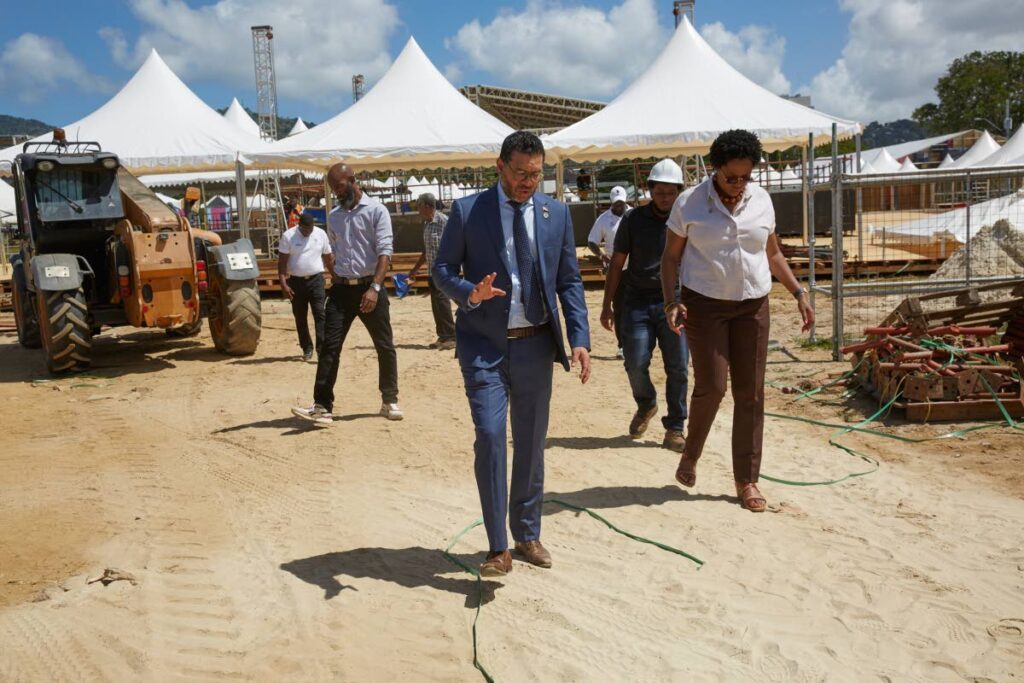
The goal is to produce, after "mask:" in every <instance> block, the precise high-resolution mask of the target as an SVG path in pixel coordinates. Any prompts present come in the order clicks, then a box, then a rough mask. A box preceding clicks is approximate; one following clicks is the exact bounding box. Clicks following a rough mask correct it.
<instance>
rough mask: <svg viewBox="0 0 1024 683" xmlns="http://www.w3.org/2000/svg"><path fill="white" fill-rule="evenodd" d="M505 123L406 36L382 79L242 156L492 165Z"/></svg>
mask: <svg viewBox="0 0 1024 683" xmlns="http://www.w3.org/2000/svg"><path fill="white" fill-rule="evenodd" d="M511 132H512V129H511V128H509V127H508V126H507V125H505V124H504V123H502V122H501V121H499V120H498V119H496V118H495V117H493V116H491V115H490V114H488V113H487V112H485V111H484V110H483V109H481V108H479V107H477V106H476V105H475V104H473V103H472V102H470V101H469V100H468V99H466V98H465V97H463V95H462V94H461V93H459V91H458V90H456V89H455V87H454V86H452V84H451V83H449V82H448V80H447V79H446V78H445V77H444V75H442V74H441V72H440V71H438V70H437V68H436V67H435V66H434V65H433V64H432V63H431V62H430V59H428V58H427V56H426V55H425V54H424V53H423V50H421V49H420V46H419V45H418V44H417V43H416V41H415V39H413V38H410V39H409V42H408V43H406V45H405V48H404V49H403V50H402V53H401V54H400V55H398V58H397V59H396V60H395V62H394V64H392V65H391V68H390V69H388V71H387V73H385V74H384V76H383V77H381V79H380V81H378V82H377V84H376V85H375V86H374V87H373V88H372V89H371V90H370V91H369V92H368V93H366V95H364V96H363V97H362V99H360V100H359V101H358V102H356V103H355V104H353V105H352V106H351V107H349V108H348V109H346V110H345V111H343V112H341V113H340V114H337V115H336V116H334V117H333V118H331V119H329V120H327V121H324V122H323V123H321V124H319V125H317V126H316V127H315V128H311V129H309V130H308V131H306V132H305V133H299V134H298V135H294V136H291V137H287V138H284V139H283V140H278V141H277V142H275V143H272V144H270V145H268V147H267V149H265V150H263V151H261V150H253V153H251V154H246V155H245V157H246V158H247V159H248V160H249V161H251V162H253V163H254V164H259V165H264V166H287V167H289V168H311V169H320V170H322V169H324V168H327V167H328V166H330V165H331V164H333V163H336V162H339V161H345V162H348V163H351V164H352V165H353V166H355V167H357V168H358V169H359V170H368V171H372V170H389V169H391V170H394V169H409V168H438V167H444V168H457V167H465V166H474V167H479V166H490V165H492V164H493V163H494V159H495V158H496V157H497V156H498V152H499V151H500V150H501V143H502V141H503V140H504V139H505V137H506V136H507V135H508V134H509V133H511Z"/></svg>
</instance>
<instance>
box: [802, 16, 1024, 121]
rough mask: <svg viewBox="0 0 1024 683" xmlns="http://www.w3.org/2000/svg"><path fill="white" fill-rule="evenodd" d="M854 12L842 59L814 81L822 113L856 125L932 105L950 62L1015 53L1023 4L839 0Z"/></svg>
mask: <svg viewBox="0 0 1024 683" xmlns="http://www.w3.org/2000/svg"><path fill="white" fill-rule="evenodd" d="M840 6H841V7H842V9H843V10H844V11H847V12H850V13H851V15H852V16H851V19H850V31H849V40H848V41H847V43H846V45H845V46H844V47H843V52H842V55H841V56H840V57H839V59H838V60H836V62H835V63H834V64H832V65H831V66H829V67H828V68H826V69H824V70H822V71H821V73H819V74H818V75H817V76H815V77H814V78H813V79H812V81H811V83H810V84H809V85H808V86H804V87H803V88H802V90H803V91H808V90H809V91H810V94H811V96H812V98H813V102H814V106H815V107H816V108H817V109H820V110H822V111H825V112H828V113H831V114H835V115H837V116H845V117H849V118H855V119H858V120H860V121H864V122H870V121H891V120H893V119H897V118H904V117H909V116H910V115H911V113H912V112H913V110H914V109H915V108H917V107H918V106H920V105H921V104H924V103H925V102H930V101H935V91H934V88H935V83H936V81H937V80H938V79H939V77H940V76H942V75H943V74H944V73H945V72H946V69H947V68H948V67H949V64H950V63H951V62H952V61H953V60H954V59H956V58H957V57H960V56H962V55H964V54H966V53H968V52H971V51H973V50H982V51H992V50H1019V49H1020V45H1021V44H1022V43H1024V23H1022V21H1021V17H1024V0H971V1H970V2H963V0H927V2H926V1H925V0H841V3H840Z"/></svg>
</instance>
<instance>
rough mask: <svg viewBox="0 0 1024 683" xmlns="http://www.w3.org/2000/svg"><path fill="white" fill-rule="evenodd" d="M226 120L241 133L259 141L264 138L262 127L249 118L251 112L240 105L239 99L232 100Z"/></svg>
mask: <svg viewBox="0 0 1024 683" xmlns="http://www.w3.org/2000/svg"><path fill="white" fill-rule="evenodd" d="M224 118H225V119H227V120H228V121H230V122H231V123H232V124H233V125H234V126H235V127H237V128H238V129H239V130H240V131H242V132H243V133H245V134H246V135H249V136H251V137H254V138H256V139H257V140H259V139H261V138H262V137H263V133H262V132H260V125H259V124H258V123H256V122H255V121H253V120H252V117H251V116H249V112H247V111H246V110H245V108H244V107H242V105H241V104H240V103H239V101H238V98H237V97H232V98H231V105H230V106H229V107H228V110H227V111H226V112H224Z"/></svg>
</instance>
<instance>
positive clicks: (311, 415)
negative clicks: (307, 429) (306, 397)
mask: <svg viewBox="0 0 1024 683" xmlns="http://www.w3.org/2000/svg"><path fill="white" fill-rule="evenodd" d="M292 415H294V416H295V417H300V418H302V419H303V420H308V421H309V422H312V423H313V424H317V425H330V424H333V423H334V416H333V415H331V413H330V411H329V410H327V409H326V408H324V407H323V406H322V405H320V404H319V403H314V404H313V407H312V408H292Z"/></svg>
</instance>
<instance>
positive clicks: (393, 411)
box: [380, 403, 405, 420]
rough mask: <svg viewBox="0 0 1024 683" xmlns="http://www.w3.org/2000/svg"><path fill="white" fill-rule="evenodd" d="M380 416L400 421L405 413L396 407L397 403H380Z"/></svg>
mask: <svg viewBox="0 0 1024 683" xmlns="http://www.w3.org/2000/svg"><path fill="white" fill-rule="evenodd" d="M380 414H381V415H383V416H384V417H386V418H387V419H389V420H401V419H402V418H403V417H405V413H403V412H402V409H401V408H399V407H398V404H397V403H382V404H381V406H380Z"/></svg>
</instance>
